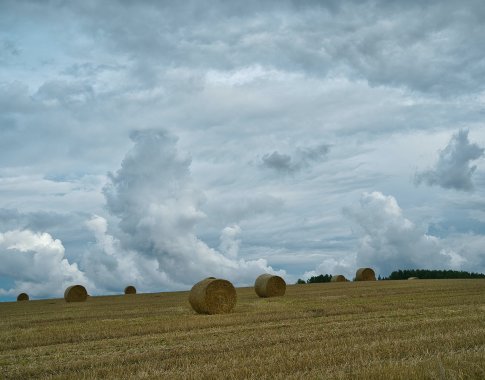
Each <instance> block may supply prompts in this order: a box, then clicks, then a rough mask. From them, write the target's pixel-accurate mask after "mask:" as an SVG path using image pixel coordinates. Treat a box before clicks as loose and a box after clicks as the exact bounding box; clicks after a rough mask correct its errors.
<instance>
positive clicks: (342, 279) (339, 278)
mask: <svg viewBox="0 0 485 380" xmlns="http://www.w3.org/2000/svg"><path fill="white" fill-rule="evenodd" d="M330 281H331V282H347V279H346V278H345V276H344V275H342V274H337V275H335V276H332V278H331V279H330Z"/></svg>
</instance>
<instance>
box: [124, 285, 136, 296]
mask: <svg viewBox="0 0 485 380" xmlns="http://www.w3.org/2000/svg"><path fill="white" fill-rule="evenodd" d="M125 294H136V288H135V287H134V286H133V285H128V286H127V287H126V288H125Z"/></svg>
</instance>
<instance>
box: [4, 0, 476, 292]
mask: <svg viewBox="0 0 485 380" xmlns="http://www.w3.org/2000/svg"><path fill="white" fill-rule="evenodd" d="M484 21H485V3H484V2H483V1H481V0H476V1H472V0H470V1H467V0H465V1H460V2H457V1H446V0H444V1H427V2H421V1H378V0H374V1H357V0H355V1H350V0H344V1H330V0H329V1H285V0H279V1H265V2H259V1H244V2H241V1H210V0H209V1H204V2H200V1H186V2H173V1H138V2H128V1H121V0H120V1H114V0H107V1H102V2H101V1H93V0H87V1H82V2H81V1H79V2H69V1H60V0H59V1H44V2H38V1H22V2H19V1H9V0H3V1H1V2H0V300H3V301H5V300H13V299H15V297H16V296H17V294H19V293H20V292H27V293H28V294H29V295H30V296H31V298H33V299H38V298H46V297H59V296H62V294H63V291H64V289H65V288H66V287H67V286H69V285H71V284H73V283H79V284H83V285H85V286H86V287H87V289H88V292H89V293H90V294H93V295H97V294H117V293H120V292H122V289H124V287H125V286H126V285H128V284H132V285H135V286H136V287H137V289H138V291H144V292H158V291H170V290H186V289H190V287H191V286H192V285H193V284H194V283H195V282H197V281H199V280H200V279H202V278H204V277H207V276H215V277H222V278H226V279H228V280H230V281H232V282H233V283H234V284H235V285H238V286H244V285H252V284H253V283H254V279H255V278H256V277H257V276H258V275H259V274H261V273H264V272H269V273H274V274H278V275H280V276H283V277H284V278H285V279H286V281H287V283H294V282H296V280H297V279H298V278H304V279H306V278H308V277H310V276H312V275H317V274H326V273H331V274H344V275H345V276H347V278H350V279H351V278H353V277H354V276H355V271H356V269H357V268H359V267H362V266H366V267H367V266H369V267H372V268H374V269H375V271H376V274H378V275H381V276H387V275H389V274H390V273H391V272H392V271H393V270H397V269H413V268H421V269H455V270H466V271H472V272H482V273H483V272H485V248H484V247H485V191H484V189H485V153H484V152H485V150H484V148H485V81H483V78H485V51H484V49H483V46H484V43H485V22H484Z"/></svg>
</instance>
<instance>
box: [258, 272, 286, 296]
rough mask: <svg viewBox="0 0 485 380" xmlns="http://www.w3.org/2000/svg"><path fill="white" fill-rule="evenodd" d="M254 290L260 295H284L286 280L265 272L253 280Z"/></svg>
mask: <svg viewBox="0 0 485 380" xmlns="http://www.w3.org/2000/svg"><path fill="white" fill-rule="evenodd" d="M254 290H255V291H256V294H257V295H258V296H260V297H280V296H284V295H285V291H286V282H285V280H283V279H282V278H281V277H280V276H275V275H272V274H267V273H265V274H262V275H261V276H259V277H258V278H257V279H256V281H255V282H254Z"/></svg>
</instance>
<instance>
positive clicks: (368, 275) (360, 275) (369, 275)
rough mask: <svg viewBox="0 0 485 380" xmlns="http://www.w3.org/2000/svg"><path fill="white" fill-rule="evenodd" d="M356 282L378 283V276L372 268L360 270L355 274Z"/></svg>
mask: <svg viewBox="0 0 485 380" xmlns="http://www.w3.org/2000/svg"><path fill="white" fill-rule="evenodd" d="M355 281H376V274H375V272H374V270H373V269H372V268H359V269H357V272H356V273H355Z"/></svg>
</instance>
